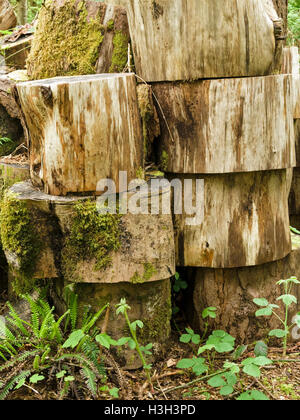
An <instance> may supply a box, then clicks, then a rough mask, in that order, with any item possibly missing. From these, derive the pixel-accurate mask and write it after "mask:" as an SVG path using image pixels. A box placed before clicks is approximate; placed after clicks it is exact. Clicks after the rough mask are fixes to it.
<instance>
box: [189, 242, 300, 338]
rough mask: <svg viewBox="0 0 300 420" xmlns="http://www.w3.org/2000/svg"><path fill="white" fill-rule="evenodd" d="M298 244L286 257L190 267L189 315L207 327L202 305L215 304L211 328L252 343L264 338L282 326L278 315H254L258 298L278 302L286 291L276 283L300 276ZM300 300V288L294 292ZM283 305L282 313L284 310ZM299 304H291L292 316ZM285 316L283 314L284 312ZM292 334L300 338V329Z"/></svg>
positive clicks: (200, 326) (199, 326) (195, 323)
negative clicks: (233, 265) (232, 265)
mask: <svg viewBox="0 0 300 420" xmlns="http://www.w3.org/2000/svg"><path fill="white" fill-rule="evenodd" d="M298 248H299V245H296V246H294V247H293V251H292V252H291V254H290V255H288V256H287V257H286V258H284V259H282V260H279V261H276V262H272V263H268V264H263V265H259V266H256V267H247V268H238V269H217V270H214V269H200V268H196V269H188V272H187V276H188V281H189V285H190V287H191V290H192V296H191V299H192V305H189V306H187V307H186V310H187V315H188V318H189V321H190V323H191V325H192V326H193V327H194V328H195V330H197V331H198V330H199V329H200V331H203V330H204V321H203V318H202V311H203V309H205V308H207V307H209V306H214V307H216V308H217V309H218V316H217V318H216V319H215V320H209V328H210V329H212V330H213V329H222V330H226V331H227V332H228V333H230V334H232V335H233V337H237V339H238V340H239V342H243V343H252V342H253V341H256V340H260V339H264V338H265V337H266V336H267V335H268V333H269V332H270V331H271V330H272V329H276V328H277V329H278V328H280V329H281V328H282V325H281V324H280V323H279V321H278V320H277V318H275V317H260V318H256V317H255V312H256V311H257V309H259V308H258V306H256V305H255V304H254V303H253V299H255V298H266V299H268V301H269V302H270V303H275V304H277V305H278V304H279V303H278V301H276V299H277V298H278V296H280V295H281V294H282V293H283V292H284V291H283V290H282V289H281V288H280V287H279V286H277V285H276V282H277V281H279V280H281V279H287V278H289V277H291V276H297V277H298V278H300V249H298ZM292 293H293V294H295V295H296V296H297V297H298V302H300V288H299V287H297V288H296V287H295V290H293V292H292ZM283 309H284V308H283V307H281V309H280V311H281V314H282V315H283V314H284V310H283ZM299 309H300V306H299V305H298V307H297V306H296V305H293V306H292V307H291V317H290V318H291V319H292V318H293V317H294V316H295V315H296V314H297V312H299ZM283 316H284V315H283ZM292 338H293V339H294V340H295V341H299V338H300V329H299V328H298V329H293V334H292Z"/></svg>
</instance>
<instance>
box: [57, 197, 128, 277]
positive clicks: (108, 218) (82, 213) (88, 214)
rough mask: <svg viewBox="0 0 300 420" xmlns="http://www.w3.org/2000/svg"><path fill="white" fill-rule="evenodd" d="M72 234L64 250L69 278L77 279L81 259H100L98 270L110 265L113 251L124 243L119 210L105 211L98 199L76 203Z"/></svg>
mask: <svg viewBox="0 0 300 420" xmlns="http://www.w3.org/2000/svg"><path fill="white" fill-rule="evenodd" d="M74 212H75V214H74V216H73V220H72V223H71V229H70V233H69V236H68V238H67V240H66V244H65V246H64V249H63V253H62V268H63V273H64V275H65V276H66V278H67V279H73V277H74V274H75V271H76V267H77V264H78V263H79V262H80V261H86V260H88V261H89V260H90V261H96V264H95V267H94V269H95V271H99V270H102V269H105V268H106V267H108V266H109V265H110V263H111V253H112V252H113V251H117V250H118V249H119V248H120V246H121V242H120V241H121V239H120V236H121V231H120V222H121V216H120V215H118V214H109V213H107V214H101V213H99V212H98V210H97V207H96V203H95V201H87V202H81V203H78V204H76V205H75V206H74Z"/></svg>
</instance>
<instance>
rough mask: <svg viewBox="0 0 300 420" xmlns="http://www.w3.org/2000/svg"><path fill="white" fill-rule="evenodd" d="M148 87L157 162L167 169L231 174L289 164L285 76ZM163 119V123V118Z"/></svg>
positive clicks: (289, 84) (289, 101)
mask: <svg viewBox="0 0 300 420" xmlns="http://www.w3.org/2000/svg"><path fill="white" fill-rule="evenodd" d="M152 89H153V91H154V93H155V96H156V98H157V99H158V102H159V104H160V107H161V109H162V110H163V113H164V115H162V113H161V110H160V109H158V113H159V115H160V122H161V137H160V141H159V142H158V145H159V147H158V155H159V160H160V161H162V157H163V155H165V156H166V157H167V160H166V159H164V163H165V167H163V168H162V169H163V170H166V171H168V172H172V173H184V174H188V173H192V174H200V173H232V172H253V171H261V170H272V169H284V168H291V167H293V166H295V143H294V129H293V106H294V104H293V101H294V97H293V77H292V76H290V75H279V76H268V77H257V78H242V79H222V80H203V81H198V82H193V83H176V84H174V83H159V84H153V85H152ZM165 120H166V121H167V123H168V126H167V124H166V122H165Z"/></svg>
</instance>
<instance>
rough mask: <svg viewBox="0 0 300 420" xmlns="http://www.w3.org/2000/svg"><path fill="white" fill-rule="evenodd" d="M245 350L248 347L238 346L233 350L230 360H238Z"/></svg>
mask: <svg viewBox="0 0 300 420" xmlns="http://www.w3.org/2000/svg"><path fill="white" fill-rule="evenodd" d="M247 348H248V346H245V345H241V346H238V348H237V349H236V350H235V352H234V354H233V356H232V358H233V359H234V360H237V359H239V358H240V357H241V356H242V355H243V354H244V353H245V351H246V350H247Z"/></svg>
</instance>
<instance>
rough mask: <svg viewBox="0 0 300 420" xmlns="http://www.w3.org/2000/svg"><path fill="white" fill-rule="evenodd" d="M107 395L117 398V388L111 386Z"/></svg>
mask: <svg viewBox="0 0 300 420" xmlns="http://www.w3.org/2000/svg"><path fill="white" fill-rule="evenodd" d="M109 395H110V396H111V397H113V398H119V388H112V389H110V390H109Z"/></svg>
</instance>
